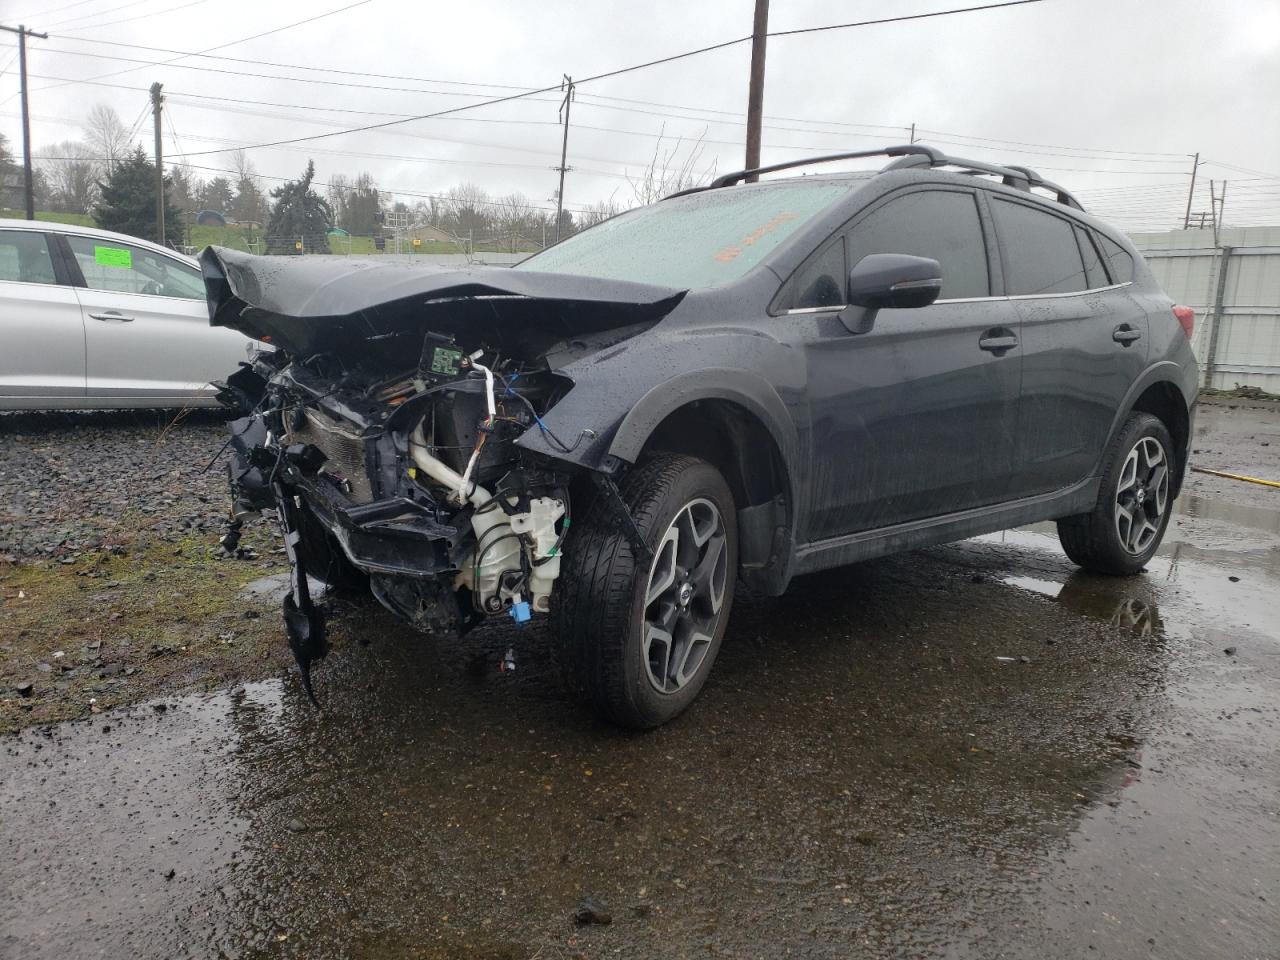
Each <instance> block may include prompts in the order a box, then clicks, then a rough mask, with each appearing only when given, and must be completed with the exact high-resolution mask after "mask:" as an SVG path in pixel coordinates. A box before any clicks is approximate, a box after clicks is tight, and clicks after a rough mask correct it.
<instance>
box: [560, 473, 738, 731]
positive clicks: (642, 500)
mask: <svg viewBox="0 0 1280 960" xmlns="http://www.w3.org/2000/svg"><path fill="white" fill-rule="evenodd" d="M619 489H620V492H621V494H622V498H623V500H624V501H625V502H626V504H627V506H628V508H629V509H630V511H631V515H632V517H633V518H634V519H635V522H636V526H637V527H638V528H639V530H640V534H641V536H642V537H643V539H644V541H645V543H646V544H648V545H649V548H650V550H652V552H653V558H652V561H651V562H650V563H648V564H642V563H640V562H639V561H638V560H637V559H636V558H635V556H634V554H633V551H632V547H631V544H630V543H629V542H628V540H627V538H626V537H625V536H624V535H623V534H622V533H621V531H620V530H619V529H618V526H617V524H616V523H614V522H613V519H612V516H611V513H610V511H609V509H608V505H607V504H606V503H605V502H603V500H602V499H598V500H597V502H596V503H594V504H593V505H592V507H591V509H590V510H589V512H588V516H587V518H586V520H585V521H583V523H582V524H581V526H580V525H579V524H578V523H577V522H575V523H574V537H573V539H572V540H571V541H570V542H569V543H568V544H566V548H565V560H566V564H565V568H564V569H563V570H562V571H561V573H560V577H559V580H558V584H559V591H560V593H559V602H558V603H557V604H556V611H557V612H556V637H557V643H558V648H559V655H560V658H561V662H562V665H563V666H564V669H565V673H566V677H567V679H568V680H569V683H570V686H572V687H573V688H574V689H575V690H576V691H577V692H578V693H579V694H580V695H582V696H583V697H584V699H586V700H587V701H588V702H589V703H590V704H591V705H592V707H594V709H595V710H596V712H597V713H599V714H600V715H601V716H602V717H604V718H606V719H608V720H611V721H613V722H614V723H617V724H619V725H621V726H625V727H631V728H634V729H646V728H650V727H656V726H659V725H660V724H663V723H666V722H667V721H668V720H670V719H672V718H673V717H675V716H676V715H678V714H679V713H681V712H682V711H683V710H684V709H686V708H687V707H688V706H689V704H691V703H692V702H693V700H694V699H695V698H696V697H697V695H698V693H699V691H700V690H701V689H702V685H703V684H704V683H705V682H706V679H707V674H708V673H710V671H711V665H712V664H713V663H714V662H715V658H716V654H717V653H718V652H719V649H720V641H721V638H722V637H723V636H724V630H725V625H726V623H727V622H728V619H729V609H730V607H731V606H732V604H733V589H734V583H735V579H736V571H737V565H738V550H737V526H736V524H735V513H734V503H733V496H732V494H731V493H730V492H729V489H728V487H727V486H726V484H725V482H724V479H723V478H722V477H721V476H720V474H719V473H718V472H717V471H716V470H715V468H714V467H712V466H711V465H710V464H708V463H706V462H704V461H702V460H698V459H695V458H693V457H685V456H675V455H671V454H660V455H658V456H656V457H654V458H653V459H651V460H649V461H647V462H646V463H644V464H643V465H641V466H640V467H638V468H637V469H635V470H633V471H632V472H631V473H630V474H629V475H628V476H627V477H626V478H624V480H623V481H622V483H621V484H620V488H619Z"/></svg>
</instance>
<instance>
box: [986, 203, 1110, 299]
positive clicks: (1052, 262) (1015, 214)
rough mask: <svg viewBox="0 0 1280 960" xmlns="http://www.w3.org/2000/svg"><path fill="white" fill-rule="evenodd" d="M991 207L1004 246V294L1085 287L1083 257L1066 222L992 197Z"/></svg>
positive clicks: (1060, 291)
mask: <svg viewBox="0 0 1280 960" xmlns="http://www.w3.org/2000/svg"><path fill="white" fill-rule="evenodd" d="M991 208H992V210H993V211H994V213H995V218H996V230H997V231H998V232H999V234H1000V244H1001V247H1002V248H1003V249H1004V255H1005V264H1004V273H1005V277H1004V281H1005V293H1006V294H1008V295H1009V296H1015V297H1016V296H1028V295H1032V294H1038V293H1073V292H1075V291H1077V290H1085V289H1087V288H1088V286H1089V283H1088V280H1087V279H1086V277H1085V269H1084V259H1083V258H1082V257H1081V256H1080V247H1079V245H1078V244H1077V243H1076V238H1075V228H1074V227H1073V226H1072V225H1071V224H1070V223H1069V222H1067V221H1066V220H1063V219H1062V218H1061V217H1055V216H1053V214H1050V213H1045V212H1043V211H1041V210H1037V209H1035V208H1034V207H1029V206H1026V205H1025V204H1021V203H1010V202H1009V201H1007V200H1000V199H997V198H995V197H993V198H992V200H991Z"/></svg>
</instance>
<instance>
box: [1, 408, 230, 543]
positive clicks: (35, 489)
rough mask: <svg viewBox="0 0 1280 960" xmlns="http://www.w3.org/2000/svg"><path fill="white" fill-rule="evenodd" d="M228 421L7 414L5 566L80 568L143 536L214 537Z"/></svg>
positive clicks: (172, 539)
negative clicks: (83, 561) (50, 562)
mask: <svg viewBox="0 0 1280 960" xmlns="http://www.w3.org/2000/svg"><path fill="white" fill-rule="evenodd" d="M227 419H228V418H227V417H226V415H224V414H221V413H218V412H216V411H208V412H206V411H190V412H189V413H187V414H186V415H185V416H184V417H182V418H181V419H175V415H174V414H173V413H172V412H170V411H136V412H133V411H125V412H116V411H111V412H106V413H76V414H68V413H30V414H28V413H21V414H5V415H0V452H2V454H3V456H2V457H0V488H2V489H3V490H4V492H5V496H4V501H3V503H0V559H5V560H8V561H9V562H29V561H32V560H37V559H44V558H50V559H55V560H59V561H65V562H74V561H76V560H79V559H80V558H81V557H84V556H85V555H86V554H90V553H92V552H93V551H97V550H101V549H103V548H106V549H110V548H111V547H113V546H119V545H122V544H123V545H126V546H127V545H128V544H129V543H131V542H137V541H138V540H139V538H141V540H143V541H148V542H167V543H176V542H177V541H178V540H179V539H181V538H184V537H187V536H190V535H191V534H202V535H209V536H214V535H215V534H217V533H218V532H220V530H221V526H222V521H223V518H224V517H225V516H226V504H227V493H226V472H225V469H226V468H225V458H219V460H218V462H216V463H215V464H214V465H213V466H212V467H210V468H209V469H207V470H206V469H205V468H206V467H207V466H208V465H209V462H210V460H211V459H213V456H214V454H215V453H216V452H217V451H218V448H219V447H220V446H221V445H222V443H223V442H224V440H225V438H226V426H225V424H226V421H227Z"/></svg>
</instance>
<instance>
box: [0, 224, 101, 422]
mask: <svg viewBox="0 0 1280 960" xmlns="http://www.w3.org/2000/svg"><path fill="white" fill-rule="evenodd" d="M69 279H70V278H69V276H68V275H67V274H66V273H65V265H64V264H63V263H62V261H61V258H60V256H59V251H58V250H57V248H56V247H54V246H53V245H52V244H51V242H50V238H49V235H48V234H46V233H44V232H43V231H40V230H21V229H15V230H0V407H40V406H44V405H52V406H66V405H67V402H68V401H75V400H83V398H84V390H85V345H84V321H83V320H82V319H81V316H80V303H79V301H78V300H77V299H76V294H75V291H74V290H73V289H72V288H71V286H70V285H69V282H68V281H69Z"/></svg>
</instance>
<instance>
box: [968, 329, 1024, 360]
mask: <svg viewBox="0 0 1280 960" xmlns="http://www.w3.org/2000/svg"><path fill="white" fill-rule="evenodd" d="M1017 345H1018V338H1017V336H1016V335H1015V334H1014V333H1013V332H1012V331H1009V330H1002V329H996V330H988V331H987V332H986V333H984V334H983V335H982V339H981V340H979V341H978V347H979V348H980V349H982V350H986V351H987V352H988V353H994V354H995V355H996V356H997V357H1000V356H1003V355H1004V354H1006V353H1008V352H1009V351H1010V350H1012V349H1013V348H1014V347H1016V346H1017Z"/></svg>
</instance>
